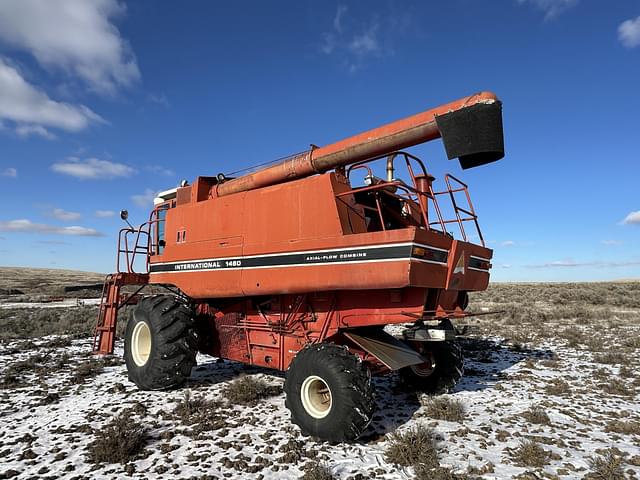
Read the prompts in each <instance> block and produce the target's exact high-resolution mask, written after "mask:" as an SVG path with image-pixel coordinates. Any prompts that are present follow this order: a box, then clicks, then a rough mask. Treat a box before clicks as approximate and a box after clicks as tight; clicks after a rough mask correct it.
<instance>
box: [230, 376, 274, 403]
mask: <svg viewBox="0 0 640 480" xmlns="http://www.w3.org/2000/svg"><path fill="white" fill-rule="evenodd" d="M223 393H224V396H225V398H226V400H227V403H229V405H255V404H256V403H258V402H259V401H260V400H263V399H265V398H267V397H272V396H274V395H279V394H281V393H282V387H280V386H275V385H268V384H267V383H266V382H265V381H264V380H262V379H260V378H254V377H250V376H243V377H240V378H239V379H237V380H234V381H233V382H231V383H230V384H229V385H228V386H227V387H226V388H225V389H224V391H223Z"/></svg>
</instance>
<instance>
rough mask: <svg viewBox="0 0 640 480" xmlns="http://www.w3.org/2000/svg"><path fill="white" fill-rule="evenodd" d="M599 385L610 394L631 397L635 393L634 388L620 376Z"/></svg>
mask: <svg viewBox="0 0 640 480" xmlns="http://www.w3.org/2000/svg"><path fill="white" fill-rule="evenodd" d="M599 386H600V388H602V390H604V391H605V392H606V393H608V394H609V395H620V396H621V397H630V396H632V395H633V394H634V390H633V389H632V388H630V387H628V386H627V384H626V383H625V382H624V380H620V379H618V378H611V379H609V380H608V381H606V382H604V383H601V384H600V385H599Z"/></svg>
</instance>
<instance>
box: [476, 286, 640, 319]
mask: <svg viewBox="0 0 640 480" xmlns="http://www.w3.org/2000/svg"><path fill="white" fill-rule="evenodd" d="M513 299H518V304H516V305H535V304H536V303H537V302H539V301H540V300H541V299H544V301H545V302H546V303H548V304H551V305H553V306H554V307H557V306H560V307H562V306H567V305H569V306H571V305H577V306H595V307H599V306H612V307H630V308H637V306H638V305H640V282H593V283H492V284H490V285H489V288H488V289H487V290H486V291H484V292H474V293H473V294H472V296H471V301H472V303H475V302H485V303H486V302H491V303H510V302H513ZM471 307H473V304H472V305H471V306H470V308H469V309H470V310H472V308H471ZM561 313H562V314H566V313H567V312H566V311H565V312H561ZM552 315H553V316H554V317H555V316H557V314H552Z"/></svg>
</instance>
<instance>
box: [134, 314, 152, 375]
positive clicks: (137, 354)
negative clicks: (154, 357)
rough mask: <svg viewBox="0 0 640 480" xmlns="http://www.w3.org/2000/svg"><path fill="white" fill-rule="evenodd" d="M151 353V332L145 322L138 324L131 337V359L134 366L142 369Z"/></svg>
mask: <svg viewBox="0 0 640 480" xmlns="http://www.w3.org/2000/svg"><path fill="white" fill-rule="evenodd" d="M150 353H151V330H149V325H147V324H146V323H145V322H138V323H137V324H136V326H135V327H134V329H133V335H131V357H132V358H133V361H134V362H135V364H136V365H137V366H139V367H142V366H143V365H144V364H145V363H147V360H149V354H150Z"/></svg>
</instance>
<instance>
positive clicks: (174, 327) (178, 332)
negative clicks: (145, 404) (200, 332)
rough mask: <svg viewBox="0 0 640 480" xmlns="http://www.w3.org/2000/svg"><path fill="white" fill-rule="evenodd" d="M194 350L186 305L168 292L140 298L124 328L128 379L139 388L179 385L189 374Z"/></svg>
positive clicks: (195, 348) (191, 322)
mask: <svg viewBox="0 0 640 480" xmlns="http://www.w3.org/2000/svg"><path fill="white" fill-rule="evenodd" d="M196 351H197V338H196V335H195V333H194V329H193V315H192V311H191V309H189V307H187V306H186V305H185V304H184V303H183V302H181V301H180V300H178V299H177V298H175V297H172V296H169V295H158V296H154V297H145V298H143V299H142V300H140V302H139V303H138V305H137V306H136V308H135V309H134V310H133V312H132V313H131V317H130V318H129V321H128V322H127V328H126V330H125V343H124V360H125V363H126V365H127V372H128V374H129V380H131V381H132V382H133V383H135V384H136V385H137V386H138V387H139V388H141V389H142V390H167V389H170V388H175V387H179V386H180V385H182V384H184V383H185V382H186V381H187V380H188V379H189V376H190V375H191V369H192V368H193V366H194V365H195V363H196Z"/></svg>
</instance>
